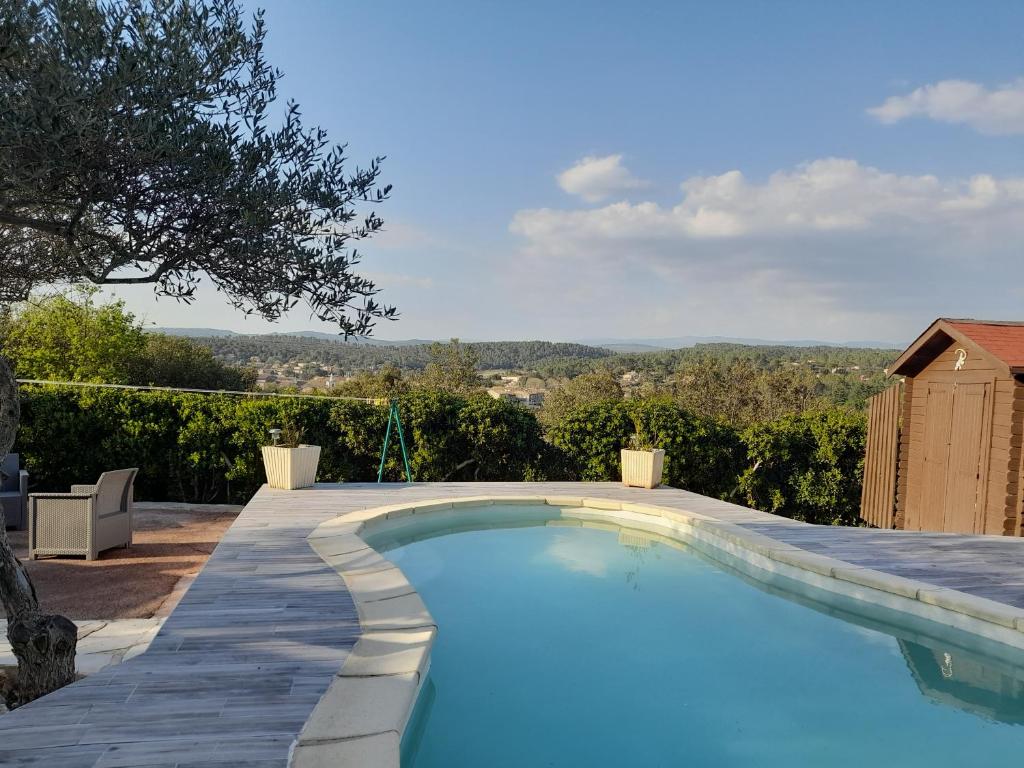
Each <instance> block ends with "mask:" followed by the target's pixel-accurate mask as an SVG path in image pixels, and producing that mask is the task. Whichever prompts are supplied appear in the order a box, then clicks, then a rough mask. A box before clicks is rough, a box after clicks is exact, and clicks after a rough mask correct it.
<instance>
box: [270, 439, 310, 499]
mask: <svg viewBox="0 0 1024 768" xmlns="http://www.w3.org/2000/svg"><path fill="white" fill-rule="evenodd" d="M319 463H320V446H319V445H300V446H297V447H295V448H285V447H283V446H280V445H264V446H263V467H264V468H265V469H266V470H267V482H268V483H269V484H270V487H271V488H284V489H285V490H289V491H291V490H294V489H296V488H308V487H309V486H311V485H312V484H313V483H315V482H316V465H317V464H319Z"/></svg>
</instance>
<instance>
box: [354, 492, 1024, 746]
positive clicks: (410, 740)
mask: <svg viewBox="0 0 1024 768" xmlns="http://www.w3.org/2000/svg"><path fill="white" fill-rule="evenodd" d="M428 517H430V518H433V519H432V520H429V521H428V519H427V518H428ZM453 525H457V526H458V527H457V529H455V530H454V531H453ZM541 526H547V527H550V528H554V527H566V528H577V527H583V528H591V527H592V528H600V529H602V530H606V531H609V532H610V533H614V534H615V536H616V540H617V542H618V544H619V546H620V547H621V548H622V549H621V550H619V551H620V552H621V551H623V550H624V551H625V552H626V553H628V562H626V564H625V567H624V569H623V564H624V559H623V558H622V557H618V558H616V557H614V556H611V555H610V554H609V553H608V552H604V551H602V550H601V548H599V547H595V546H593V543H594V542H593V541H589V542H588V541H579V540H577V541H575V542H573V541H571V538H572V532H571V531H566V532H565V535H564V536H563V535H562V534H561V533H558V534H556V535H555V536H553V537H549V538H548V539H546V540H545V541H546V542H547V549H545V550H544V551H543V552H541V553H539V554H538V556H544V557H546V558H547V562H548V563H549V564H551V563H558V565H559V566H560V568H561V569H562V571H563V572H565V573H571V574H575V575H577V576H578V577H582V578H585V579H600V580H607V579H612V580H613V581H617V580H618V579H619V578H622V575H623V574H624V578H625V582H626V585H627V586H628V587H629V591H630V592H632V593H639V594H637V596H636V598H631V600H642V599H643V592H646V591H647V589H645V590H641V576H642V575H643V574H644V571H645V569H650V573H649V575H648V578H647V582H645V583H646V584H647V587H648V589H654V591H655V593H657V594H659V595H660V594H662V593H661V592H658V588H659V587H660V586H662V585H663V584H664V578H665V564H664V563H662V562H661V561H662V560H666V561H672V558H671V557H670V555H671V554H674V553H672V552H671V551H670V550H669V549H666V548H671V549H672V550H684V551H686V552H688V553H689V554H691V555H695V556H696V557H698V558H699V559H701V560H704V561H707V562H711V563H713V564H714V567H715V569H716V570H717V571H719V572H722V571H724V572H727V573H730V574H732V575H733V576H735V577H737V578H739V579H741V580H742V581H744V582H746V583H748V584H750V585H752V586H755V587H756V588H757V590H759V591H761V592H765V593H768V594H770V595H774V596H777V597H781V598H784V599H785V600H786V601H788V602H790V603H796V604H799V605H802V606H804V607H807V608H810V609H812V610H813V611H815V612H816V613H819V614H824V615H826V616H830V617H833V618H835V619H838V620H840V621H842V622H845V623H846V624H848V625H854V626H856V627H860V628H863V629H864V630H866V631H864V632H863V641H862V642H869V643H875V644H877V645H878V646H879V647H880V648H881V647H883V646H884V648H885V649H886V650H885V653H886V655H887V656H888V658H890V659H891V660H892V661H891V662H890V663H891V664H894V665H895V666H892V670H891V672H889V673H887V679H889V680H896V679H898V678H900V677H903V675H902V674H901V672H900V670H901V668H903V667H902V664H900V662H899V658H900V656H902V659H903V661H904V662H905V669H906V670H907V672H908V675H909V678H910V679H911V680H912V681H913V683H914V686H915V687H916V691H917V693H919V694H920V696H922V697H923V698H924V699H925V700H927V701H928V702H930V703H934V704H935V705H938V707H939V708H940V709H944V710H946V711H956V712H965V713H969V714H970V715H972V716H974V717H977V718H981V719H983V720H985V721H987V722H990V723H1000V724H1006V725H1010V726H1020V725H1024V652H1022V651H1020V650H1019V649H1014V648H1010V647H1008V646H1005V645H1002V644H999V643H996V642H994V641H990V640H985V639H984V638H979V637H977V636H974V635H971V634H969V633H966V632H963V631H960V630H956V629H952V628H949V627H945V626H941V625H938V624H935V623H933V622H929V621H926V620H924V619H919V618H916V617H912V616H908V615H906V614H902V613H899V612H897V611H894V610H890V609H885V608H879V607H878V606H874V605H871V604H868V603H864V602H860V601H857V600H854V599H852V598H846V597H843V596H839V595H834V594H831V593H827V592H823V591H821V590H817V589H814V588H812V587H809V586H808V585H806V584H804V583H803V582H799V581H794V580H791V579H787V578H785V577H781V576H778V575H775V574H767V573H764V572H760V571H756V570H755V569H753V567H752V566H750V565H749V564H746V563H744V562H743V561H738V560H734V559H732V558H730V557H729V556H728V555H726V554H724V553H720V552H717V551H716V552H714V553H713V555H714V556H713V557H712V556H710V554H709V553H708V552H704V551H702V550H701V549H696V548H694V547H692V546H690V545H688V544H685V543H682V542H679V541H677V540H675V539H672V538H668V537H665V536H663V535H661V534H660V533H657V532H654V531H643V530H637V529H634V528H620V527H615V526H610V525H608V524H607V523H604V522H600V523H598V522H594V523H592V522H590V521H588V520H577V519H564V518H561V517H560V510H558V509H557V508H550V507H548V508H529V509H526V510H524V509H517V508H514V507H507V508H503V509H499V508H497V507H494V508H489V509H487V510H483V511H481V512H480V513H479V514H477V515H473V514H469V515H467V514H466V513H464V512H462V511H460V512H459V514H456V515H451V516H440V515H438V516H433V515H431V516H424V518H421V519H420V520H419V521H415V520H411V521H410V522H409V523H407V524H405V525H403V526H399V527H388V528H382V529H381V530H380V531H378V532H373V533H371V534H370V535H369V536H367V539H368V543H370V544H371V546H374V547H375V548H377V549H378V550H381V551H386V550H394V549H396V548H400V547H402V546H404V545H406V544H410V543H412V542H420V541H425V540H427V539H431V538H435V537H438V536H446V535H449V534H451V533H453V532H455V531H458V532H468V531H486V530H490V529H500V528H511V527H541ZM553 533H554V532H553ZM560 547H561V548H560ZM497 551H499V550H495V552H497ZM397 554H398V557H397V559H396V562H397V563H398V564H399V565H400V566H401V565H402V556H401V553H397ZM425 560H426V557H425V556H423V557H422V558H421V561H420V563H421V572H422V568H423V566H422V563H423V562H425ZM531 562H536V561H531ZM451 566H452V564H451V563H449V562H448V561H447V560H446V561H444V566H443V567H445V568H447V567H451ZM471 572H472V571H471ZM473 573H474V575H475V572H473ZM519 573H522V571H520V572H519ZM523 575H524V577H525V576H526V575H527V574H525V573H524V574H523ZM531 577H533V575H531ZM508 578H509V577H507V576H506V577H505V579H506V581H507V579H508ZM652 579H653V581H652ZM648 582H649V583H648ZM414 583H415V582H414ZM606 583H607V582H606ZM619 583H620V584H621V582H619ZM694 587H696V588H701V587H700V586H699V584H690V585H689V587H688V588H690V589H692V588H694ZM489 597H490V595H489ZM494 597H495V599H497V597H496V595H495V596H494ZM648 599H649V598H648ZM427 602H428V607H429V606H430V600H429V599H428V601H427ZM659 604H660V603H659ZM575 610H576V607H575V606H574V612H575ZM435 615H437V614H435ZM555 615H558V614H557V609H556V613H555ZM537 619H538V620H540V614H538V616H537ZM439 620H440V621H441V627H440V631H441V635H442V636H443V635H444V633H445V625H444V620H443V617H441V616H439ZM616 620H617V617H616ZM695 626H698V627H700V628H701V629H700V632H701V633H703V632H704V631H705V629H704V628H705V625H703V624H700V623H699V620H698V623H697V624H696V625H695ZM810 637H811V638H812V639H811V640H810V646H809V647H812V648H813V647H814V643H815V642H817V643H819V644H821V643H826V642H828V641H827V640H825V639H824V638H823V637H821V636H819V635H812V636H810ZM801 641H802V642H803V643H804V645H805V646H806V645H807V642H808V641H807V639H806V638H801ZM697 645H698V647H699V646H700V641H699V640H698V641H697ZM659 647H660V646H659ZM552 650H557V649H552ZM804 652H807V648H806V647H805V650H804ZM652 653H657V651H653V650H652ZM896 654H899V655H896ZM812 656H813V652H812ZM492 658H493V657H492ZM658 658H661V657H660V656H659V657H658ZM773 658H774V657H773ZM807 660H809V659H808V657H805V658H804V661H807ZM853 668H854V667H851V671H852V669H853ZM879 668H882V667H879ZM894 676H895V677H894ZM446 679H447V678H446ZM512 679H515V678H514V676H513V678H512ZM842 679H843V680H849V681H850V682H851V684H853V685H862V686H863V685H865V683H864V682H863V681H861V680H858V679H857V675H851V676H848V677H844V678H842ZM903 680H904V688H905V689H906V691H907V695H909V696H915V695H917V694H916V693H915V692H914V688H913V687H910V686H909V685H908V684H907V683H908V681H907V677H903ZM753 682H755V683H756V682H757V681H756V680H755V681H753ZM445 684H446V683H445V679H440V680H439V679H436V678H432V677H428V679H427V680H426V681H425V684H424V687H423V691H422V693H421V695H420V698H419V700H418V702H417V706H416V711H415V713H414V716H413V719H412V721H410V724H409V727H408V729H407V730H406V734H405V737H404V738H403V765H407V766H411V765H415V764H416V763H417V760H416V756H415V753H416V751H417V750H418V749H419V745H420V742H421V740H422V739H423V738H424V733H427V731H428V721H429V720H430V718H431V715H432V714H434V715H435V719H438V717H441V716H440V715H437V712H438V710H445V708H446V707H449V706H450V703H449V702H448V700H449V699H450V698H451V695H450V694H452V693H453V692H454V691H455V689H454V688H451V689H447V693H448V696H447V697H446V689H445V688H444V686H445ZM509 684H511V683H509ZM438 686H440V688H439V687H438ZM499 690H504V689H503V688H493V689H491V690H490V695H491V696H498V691H499ZM641 695H646V694H641ZM877 696H879V697H885V696H887V692H886V691H885V690H883V689H881V688H879V689H878V690H877ZM439 697H440V699H443V700H444V701H445V702H446V703H444V704H438V701H439ZM793 701H795V700H793ZM769 703H770V702H769ZM726 706H727V705H726ZM790 706H793V703H792V702H791V703H790ZM712 711H713V710H709V711H708V713H707V715H708V717H717V718H718V721H717V725H716V726H715V727H716V728H720V727H722V726H721V723H722V717H723V713H727V712H728V711H729V710H728V709H724V710H720V711H719V713H718V715H717V716H716V715H712ZM737 716H738V715H737ZM725 717H728V715H725ZM921 722H922V723H923V722H924V721H923V720H922V721H921ZM744 727H747V724H746V723H745V724H744ZM1020 733H1021V736H1022V737H1024V730H1022V731H1021V732H1020ZM714 743H720V742H714ZM1021 744H1022V746H1024V738H1022V742H1021ZM763 746H764V745H763V744H762V747H763ZM822 749H826V750H827V748H826V747H822ZM912 754H913V752H912V751H911V752H908V753H906V754H904V757H905V758H906V757H908V756H910V755H912ZM847 757H850V758H851V759H853V755H852V754H851V755H847ZM949 759H950V760H952V759H954V758H953V756H950V757H949ZM424 763H425V764H430V760H429V758H425V759H424ZM694 764H699V762H695V763H694ZM737 764H746V763H737ZM765 764H766V765H767V764H769V763H765ZM771 764H773V765H774V763H771ZM833 764H835V765H839V764H844V765H845V764H846V763H841V762H835V763H833ZM943 764H953V763H943Z"/></svg>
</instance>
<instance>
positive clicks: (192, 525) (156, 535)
mask: <svg viewBox="0 0 1024 768" xmlns="http://www.w3.org/2000/svg"><path fill="white" fill-rule="evenodd" d="M241 509H242V508H241V507H237V506H229V505H223V504H217V505H187V504H155V503H149V504H137V505H136V507H135V512H134V528H135V535H134V539H135V541H134V543H133V544H132V546H131V547H130V548H129V549H111V550H108V551H107V552H102V553H100V557H99V559H98V560H94V561H92V562H89V561H87V560H84V559H82V558H63V557H62V558H46V559H42V560H32V561H29V560H28V559H27V555H28V534H27V533H26V532H24V531H8V536H9V537H10V539H11V543H12V545H13V546H14V549H15V554H17V555H18V557H19V558H21V559H22V562H24V564H25V567H26V568H27V569H28V572H29V575H30V576H31V577H32V582H33V583H34V584H35V587H36V593H37V594H38V595H39V602H40V604H41V607H42V609H43V610H44V611H46V612H47V613H58V614H61V615H62V616H67V617H68V618H69V619H145V618H149V617H151V616H153V615H154V614H156V613H157V612H158V611H160V608H161V606H162V605H163V604H164V603H165V602H166V601H167V600H168V598H169V597H171V596H172V595H173V597H172V598H171V599H172V600H175V599H177V597H180V590H179V592H178V593H175V586H176V585H177V584H178V582H179V580H181V579H182V578H183V577H186V576H189V577H194V576H195V574H197V573H198V572H199V570H200V569H201V568H202V567H203V564H204V563H205V562H206V560H207V559H208V558H209V556H210V553H211V552H213V550H214V547H216V546H217V542H219V541H220V539H221V537H222V536H223V535H224V532H225V531H226V530H227V529H228V528H229V527H230V526H231V523H233V522H234V520H235V518H236V517H237V516H238V513H239V512H240V511H241Z"/></svg>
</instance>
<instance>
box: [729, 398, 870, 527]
mask: <svg viewBox="0 0 1024 768" xmlns="http://www.w3.org/2000/svg"><path fill="white" fill-rule="evenodd" d="M866 435H867V419H866V418H865V416H864V414H862V413H859V412H853V411H848V410H845V409H841V408H829V409H823V410H816V411H809V412H806V413H800V414H791V415H788V416H783V417H782V418H779V419H775V420H773V421H769V422H766V423H763V424H755V425H753V426H751V427H749V428H748V429H746V430H745V431H744V433H743V440H744V442H745V443H746V445H747V451H748V461H749V462H750V465H749V466H748V468H747V469H746V470H745V471H744V472H743V474H742V475H741V476H740V479H739V483H740V489H741V491H742V493H743V494H744V496H745V500H746V502H747V503H748V504H750V505H751V506H753V507H755V508H757V509H762V510H765V511H767V512H775V513H777V514H780V515H785V516H786V517H792V518H795V519H797V520H804V521H806V522H809V523H819V524H825V525H856V524H857V516H858V513H859V509H860V490H861V475H862V471H863V466H864V441H865V438H866Z"/></svg>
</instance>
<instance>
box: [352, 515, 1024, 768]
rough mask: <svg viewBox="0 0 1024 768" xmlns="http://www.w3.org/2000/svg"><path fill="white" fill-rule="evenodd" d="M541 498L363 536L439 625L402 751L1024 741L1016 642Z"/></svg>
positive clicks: (776, 757) (907, 748)
mask: <svg viewBox="0 0 1024 768" xmlns="http://www.w3.org/2000/svg"><path fill="white" fill-rule="evenodd" d="M548 509H549V510H550V508H548ZM543 514H548V515H550V511H548V512H547V513H543ZM529 517H531V515H529V514H527V515H525V517H524V518H523V520H524V521H525V520H526V519H527V518H529ZM532 517H533V519H532V525H530V526H528V527H512V528H498V529H485V530H462V531H460V532H450V533H445V531H444V530H438V529H435V530H432V531H426V532H424V531H422V530H418V529H416V528H415V527H408V528H407V529H405V531H404V532H401V531H400V532H397V533H392V534H383V533H382V534H380V535H379V536H378V537H377V539H376V540H374V539H371V544H373V545H374V546H376V547H378V548H379V549H381V550H383V551H384V552H385V555H386V556H387V557H389V558H390V559H391V560H392V561H393V562H395V563H396V564H397V565H399V566H400V567H401V568H402V570H403V571H404V572H405V574H406V575H407V577H408V578H409V580H410V581H411V582H412V584H413V585H414V586H415V587H416V589H417V590H418V591H419V592H420V594H421V596H422V597H423V599H424V601H425V602H426V604H427V607H428V608H429V609H430V611H431V613H432V614H433V616H434V618H435V620H436V621H437V624H438V627H439V632H438V637H437V641H436V643H435V645H434V649H433V654H432V659H431V670H430V675H429V678H428V680H427V682H426V683H425V685H424V688H423V690H422V692H421V695H420V700H419V702H418V704H417V709H416V712H415V713H414V717H413V720H412V722H411V723H410V726H409V728H408V729H407V732H406V737H405V740H404V743H403V765H404V766H406V768H469V767H471V766H472V767H474V768H476V767H478V766H487V767H488V768H505V767H507V768H513V767H514V768H534V767H537V768H540V767H542V766H554V767H558V768H565V767H569V766H579V767H580V768H583V767H584V766H585V767H586V768H602V767H603V766H615V767H616V768H619V767H629V766H637V767H639V766H691V767H692V766H758V767H761V766H764V767H766V768H774V767H775V766H787V767H791V766H851V767H853V766H857V767H858V768H860V767H861V766H868V765H871V766H903V767H906V766H928V768H937V767H938V766H975V765H989V764H992V765H994V764H997V763H999V762H1002V761H1015V760H1016V759H1019V757H1020V755H1021V754H1024V725H1022V724H1024V656H1022V655H1021V654H1020V652H1018V651H1013V650H1010V649H1008V648H1005V647H1004V646H998V645H996V644H994V643H988V644H986V643H984V642H980V641H977V640H975V639H973V638H971V637H970V636H968V635H963V634H955V633H951V632H950V631H948V630H944V629H943V628H941V627H939V626H937V625H933V624H929V623H927V622H923V621H920V620H911V621H910V623H908V621H907V620H906V619H903V618H902V617H900V615H899V614H895V613H893V612H888V613H885V612H882V611H880V610H879V609H872V608H870V607H868V606H866V605H865V604H863V603H856V602H855V601H852V600H847V601H845V602H844V601H843V600H842V599H840V598H835V597H832V596H827V597H826V596H824V595H823V594H822V593H819V594H815V593H813V592H809V591H808V590H807V589H806V588H801V587H800V586H799V585H798V584H796V583H795V582H790V583H785V582H781V581H779V580H776V581H775V582H772V583H761V582H757V581H754V580H751V579H748V578H746V577H743V576H741V575H739V574H737V573H736V572H733V571H731V570H730V569H729V568H727V567H725V566H722V565H720V564H718V563H716V562H714V561H711V560H709V559H707V558H706V557H705V556H703V555H701V554H698V553H696V552H695V551H694V550H692V549H688V548H682V549H680V548H675V547H672V546H668V545H667V544H666V543H663V542H657V541H651V540H650V538H649V537H648V536H647V535H646V534H643V533H637V532H630V531H616V530H596V529H591V528H585V527H579V526H576V527H562V526H559V525H557V524H545V521H544V520H543V519H541V517H542V513H540V512H538V511H536V510H535V511H534V514H533V516H532ZM417 539H419V540H417Z"/></svg>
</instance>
